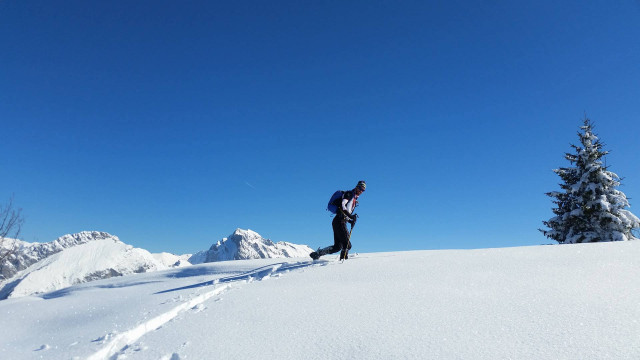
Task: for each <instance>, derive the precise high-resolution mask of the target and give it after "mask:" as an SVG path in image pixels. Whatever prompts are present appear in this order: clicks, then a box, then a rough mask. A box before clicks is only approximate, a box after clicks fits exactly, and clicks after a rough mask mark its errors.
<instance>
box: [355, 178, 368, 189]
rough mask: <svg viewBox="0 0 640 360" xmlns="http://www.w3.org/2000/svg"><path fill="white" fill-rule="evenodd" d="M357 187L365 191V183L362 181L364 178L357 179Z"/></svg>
mask: <svg viewBox="0 0 640 360" xmlns="http://www.w3.org/2000/svg"><path fill="white" fill-rule="evenodd" d="M356 187H357V188H360V190H362V191H365V190H366V189H367V183H365V182H364V180H360V181H358V185H356Z"/></svg>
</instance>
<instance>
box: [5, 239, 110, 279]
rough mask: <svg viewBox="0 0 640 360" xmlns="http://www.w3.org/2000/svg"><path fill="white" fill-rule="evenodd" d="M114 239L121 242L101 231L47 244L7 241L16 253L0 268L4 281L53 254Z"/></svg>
mask: <svg viewBox="0 0 640 360" xmlns="http://www.w3.org/2000/svg"><path fill="white" fill-rule="evenodd" d="M106 239H113V240H115V241H119V240H120V239H118V237H117V236H114V235H111V234H109V233H106V232H100V231H82V232H79V233H77V234H68V235H64V236H61V237H59V238H57V239H56V240H54V241H51V242H47V243H38V242H34V243H29V242H26V241H22V240H16V239H5V243H4V244H2V245H3V246H4V247H5V248H9V249H10V248H14V247H15V249H16V251H15V252H14V253H13V254H11V255H10V256H9V257H8V258H7V259H6V260H5V261H4V263H3V264H2V266H0V268H1V269H2V274H1V275H2V277H1V278H2V279H9V278H11V277H12V276H14V275H15V274H16V273H18V272H19V271H21V270H24V269H26V268H28V267H29V266H31V265H33V264H35V263H37V262H38V261H40V260H42V259H44V258H47V257H49V256H51V255H53V254H57V253H59V252H61V251H62V250H64V249H68V248H70V247H73V246H76V245H80V244H86V243H88V242H90V241H96V240H106Z"/></svg>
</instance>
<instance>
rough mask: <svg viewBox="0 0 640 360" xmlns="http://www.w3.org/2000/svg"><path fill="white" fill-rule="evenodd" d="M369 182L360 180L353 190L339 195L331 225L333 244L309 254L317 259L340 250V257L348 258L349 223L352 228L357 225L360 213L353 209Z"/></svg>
mask: <svg viewBox="0 0 640 360" xmlns="http://www.w3.org/2000/svg"><path fill="white" fill-rule="evenodd" d="M366 188H367V184H366V183H365V182H364V180H360V181H358V184H357V185H356V187H355V188H354V189H353V190H350V191H345V192H344V193H343V194H342V197H338V198H337V199H336V200H335V201H334V203H333V205H335V206H336V207H337V211H336V216H335V217H334V218H333V221H332V222H331V225H332V226H333V245H332V246H327V247H325V248H323V249H320V248H318V251H314V252H312V253H311V254H309V256H311V258H312V259H313V260H317V259H318V258H319V257H320V256H322V255H326V254H334V253H337V252H338V251H341V252H340V259H341V260H345V259H348V258H349V256H348V252H349V249H351V241H349V240H350V239H349V238H350V233H349V231H347V223H350V224H351V228H352V229H353V226H354V225H355V223H356V221H357V219H358V215H357V214H354V213H353V210H354V209H355V208H356V206H357V205H358V197H359V196H360V195H361V194H362V193H363V192H364V191H365V189H366Z"/></svg>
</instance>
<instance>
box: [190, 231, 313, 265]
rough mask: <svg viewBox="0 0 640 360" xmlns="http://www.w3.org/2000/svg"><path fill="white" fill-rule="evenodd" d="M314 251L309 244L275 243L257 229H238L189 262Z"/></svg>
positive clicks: (292, 254) (297, 255)
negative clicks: (256, 230)
mask: <svg viewBox="0 0 640 360" xmlns="http://www.w3.org/2000/svg"><path fill="white" fill-rule="evenodd" d="M312 251H313V250H311V248H310V247H308V246H307V245H298V244H292V243H288V242H284V241H281V242H278V243H274V242H273V241H271V240H269V239H265V238H263V237H262V236H260V234H258V233H257V232H255V231H251V230H242V229H236V231H235V232H234V233H233V234H231V235H229V237H228V238H224V239H222V240H220V241H218V242H217V243H215V244H213V245H212V246H211V248H209V250H207V251H200V252H198V253H196V254H194V255H193V256H192V257H190V258H189V262H190V263H192V264H201V263H208V262H214V261H226V260H247V259H268V258H292V257H306V256H308V255H309V253H311V252H312Z"/></svg>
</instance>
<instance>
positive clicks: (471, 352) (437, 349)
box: [0, 242, 640, 360]
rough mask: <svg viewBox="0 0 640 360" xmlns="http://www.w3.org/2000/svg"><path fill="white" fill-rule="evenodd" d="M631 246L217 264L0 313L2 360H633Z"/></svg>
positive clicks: (0, 304) (639, 315)
mask: <svg viewBox="0 0 640 360" xmlns="http://www.w3.org/2000/svg"><path fill="white" fill-rule="evenodd" d="M639 258H640V242H617V243H599V244H581V245H556V246H537V247H521V248H505V249H483V250H446V251H413V252H398V253H375V254H360V255H357V256H355V257H354V258H350V259H349V260H347V261H345V262H344V263H340V262H338V261H336V257H335V256H333V255H332V256H325V257H323V258H322V259H320V260H319V261H316V262H312V261H309V260H307V259H304V258H299V259H259V260H247V261H227V262H215V263H207V264H202V265H195V266H190V267H183V268H174V269H170V270H166V271H158V272H153V273H144V274H134V275H131V276H127V277H119V278H112V279H106V280H99V281H95V282H91V283H85V284H80V285H75V286H72V287H69V288H66V289H62V290H58V291H54V292H51V293H47V294H42V295H40V296H28V297H22V298H16V299H8V300H4V301H0V314H2V321H1V322H0V334H2V336H1V337H0V357H1V358H3V359H36V358H47V359H125V358H126V359H166V360H169V359H171V360H179V359H213V358H219V359H285V360H286V359H491V360H494V359H536V360H537V359H580V360H583V359H616V360H618V359H638V358H640V277H639V276H638V273H639V272H640V261H638V259H639Z"/></svg>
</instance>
